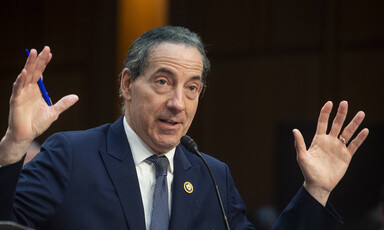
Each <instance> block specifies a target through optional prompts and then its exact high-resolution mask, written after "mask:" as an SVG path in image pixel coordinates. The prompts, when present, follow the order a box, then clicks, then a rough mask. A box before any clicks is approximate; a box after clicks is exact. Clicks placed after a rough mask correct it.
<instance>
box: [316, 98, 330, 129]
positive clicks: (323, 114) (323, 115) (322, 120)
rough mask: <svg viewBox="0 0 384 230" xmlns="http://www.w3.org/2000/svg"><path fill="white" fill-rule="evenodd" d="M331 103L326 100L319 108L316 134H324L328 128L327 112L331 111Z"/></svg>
mask: <svg viewBox="0 0 384 230" xmlns="http://www.w3.org/2000/svg"><path fill="white" fill-rule="evenodd" d="M332 107H333V104H332V102H331V101H328V102H327V103H325V104H324V106H323V108H321V111H320V115H319V120H318V121H317V128H316V135H321V134H326V132H327V128H328V119H329V114H330V113H331V111H332Z"/></svg>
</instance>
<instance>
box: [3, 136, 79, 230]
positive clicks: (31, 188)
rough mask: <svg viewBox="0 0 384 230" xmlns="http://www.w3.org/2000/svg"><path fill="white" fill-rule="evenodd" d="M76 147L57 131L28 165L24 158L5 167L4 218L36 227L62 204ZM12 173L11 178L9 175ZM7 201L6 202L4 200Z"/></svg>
mask: <svg viewBox="0 0 384 230" xmlns="http://www.w3.org/2000/svg"><path fill="white" fill-rule="evenodd" d="M71 156H72V149H71V145H70V143H69V141H68V139H67V138H66V137H65V136H64V135H62V134H55V135H53V136H52V137H50V138H49V139H47V141H46V142H45V143H44V144H43V145H42V151H41V152H40V153H39V154H38V155H37V156H36V157H35V158H34V159H33V160H32V161H31V162H29V163H28V164H27V165H26V166H25V168H24V169H23V170H22V171H21V174H20V176H19V172H20V170H21V167H22V161H21V162H18V163H16V164H15V165H10V166H9V168H7V167H4V168H1V171H0V178H1V179H0V181H1V182H0V183H1V187H0V194H3V193H6V194H7V197H8V198H7V199H6V200H4V199H3V198H1V200H0V202H1V203H0V205H1V208H0V209H1V211H0V213H1V218H2V219H7V220H12V221H15V222H18V223H20V224H23V225H26V226H29V227H32V228H36V227H38V226H42V225H44V224H45V223H46V221H48V219H49V217H51V216H52V215H54V214H55V212H56V210H57V208H58V207H59V206H60V204H61V202H62V200H63V198H64V196H65V191H66V187H67V186H68V184H69V179H70V169H71V163H72V159H71ZM7 177H8V179H7ZM3 202H4V204H5V206H3V205H2V204H3Z"/></svg>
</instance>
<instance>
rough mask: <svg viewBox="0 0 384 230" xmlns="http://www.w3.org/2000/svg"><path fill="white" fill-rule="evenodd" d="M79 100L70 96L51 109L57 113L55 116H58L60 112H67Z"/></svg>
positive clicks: (74, 96) (75, 96) (72, 95)
mask: <svg viewBox="0 0 384 230" xmlns="http://www.w3.org/2000/svg"><path fill="white" fill-rule="evenodd" d="M78 100H79V97H78V96H77V95H74V94H71V95H67V96H65V97H63V98H61V99H60V100H59V101H58V102H56V104H54V105H53V106H52V107H53V109H54V110H55V111H56V112H57V116H59V115H60V114H61V113H62V112H64V111H65V110H67V109H68V108H69V107H71V106H72V105H73V104H75V103H76V102H77V101H78Z"/></svg>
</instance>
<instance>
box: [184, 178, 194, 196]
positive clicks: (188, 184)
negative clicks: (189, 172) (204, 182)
mask: <svg viewBox="0 0 384 230" xmlns="http://www.w3.org/2000/svg"><path fill="white" fill-rule="evenodd" d="M184 190H185V191H186V192H187V193H192V192H193V185H192V184H191V182H189V181H186V182H185V183H184Z"/></svg>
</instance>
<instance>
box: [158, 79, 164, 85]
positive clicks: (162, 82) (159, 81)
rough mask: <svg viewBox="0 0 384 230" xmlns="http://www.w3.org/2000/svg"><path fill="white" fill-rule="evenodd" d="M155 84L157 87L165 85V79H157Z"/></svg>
mask: <svg viewBox="0 0 384 230" xmlns="http://www.w3.org/2000/svg"><path fill="white" fill-rule="evenodd" d="M156 83H157V84H159V85H166V84H167V81H166V80H165V79H159V80H157V81H156Z"/></svg>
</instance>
